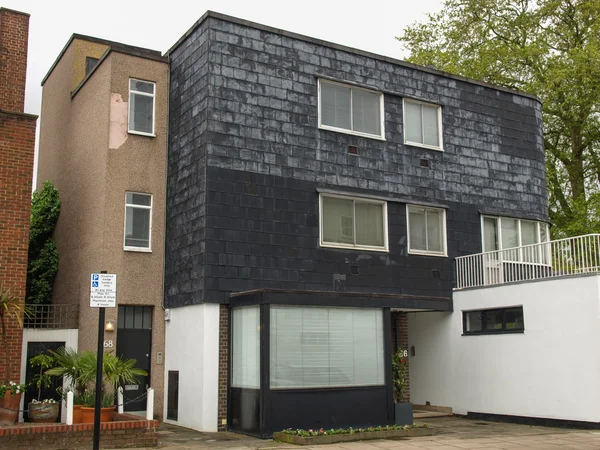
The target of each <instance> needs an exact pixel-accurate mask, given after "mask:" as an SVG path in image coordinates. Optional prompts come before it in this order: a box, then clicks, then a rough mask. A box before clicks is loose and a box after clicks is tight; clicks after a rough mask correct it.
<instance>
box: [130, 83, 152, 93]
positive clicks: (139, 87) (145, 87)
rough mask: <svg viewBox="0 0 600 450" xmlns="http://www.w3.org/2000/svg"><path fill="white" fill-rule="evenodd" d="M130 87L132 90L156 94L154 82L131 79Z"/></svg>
mask: <svg viewBox="0 0 600 450" xmlns="http://www.w3.org/2000/svg"><path fill="white" fill-rule="evenodd" d="M129 89H130V90H132V91H140V92H145V93H147V94H154V83H148V82H147V81H138V80H129Z"/></svg>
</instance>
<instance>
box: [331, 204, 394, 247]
mask: <svg viewBox="0 0 600 450" xmlns="http://www.w3.org/2000/svg"><path fill="white" fill-rule="evenodd" d="M320 207H321V214H320V216H321V245H322V246H323V247H340V248H357V249H364V250H378V251H387V250H388V239H387V204H386V202H383V201H378V200H366V199H360V198H352V197H344V196H339V195H321V197H320Z"/></svg>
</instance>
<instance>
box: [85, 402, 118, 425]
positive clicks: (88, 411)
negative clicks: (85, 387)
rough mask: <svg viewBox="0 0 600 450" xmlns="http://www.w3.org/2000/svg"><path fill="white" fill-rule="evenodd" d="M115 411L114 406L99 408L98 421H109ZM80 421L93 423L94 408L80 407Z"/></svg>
mask: <svg viewBox="0 0 600 450" xmlns="http://www.w3.org/2000/svg"><path fill="white" fill-rule="evenodd" d="M114 413H115V407H114V406H111V407H110V408H100V422H111V421H112V420H113V415H114ZM81 423H94V408H86V407H85V406H82V407H81Z"/></svg>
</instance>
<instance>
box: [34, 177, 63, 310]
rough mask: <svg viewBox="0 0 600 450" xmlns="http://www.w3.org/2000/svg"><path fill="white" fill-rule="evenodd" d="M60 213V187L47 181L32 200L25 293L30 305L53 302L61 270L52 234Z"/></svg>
mask: <svg viewBox="0 0 600 450" xmlns="http://www.w3.org/2000/svg"><path fill="white" fill-rule="evenodd" d="M59 213H60V199H59V198H58V190H56V188H55V187H54V185H53V184H52V183H51V182H49V181H46V182H45V183H44V187H43V189H42V190H41V191H39V192H38V191H36V192H34V193H33V198H32V200H31V223H30V229H29V264H28V267H27V293H26V300H27V303H29V304H50V303H52V290H53V289H54V280H55V279H56V274H57V273H58V250H57V249H56V242H54V239H52V234H53V233H54V228H55V227H56V222H57V221H58V215H59Z"/></svg>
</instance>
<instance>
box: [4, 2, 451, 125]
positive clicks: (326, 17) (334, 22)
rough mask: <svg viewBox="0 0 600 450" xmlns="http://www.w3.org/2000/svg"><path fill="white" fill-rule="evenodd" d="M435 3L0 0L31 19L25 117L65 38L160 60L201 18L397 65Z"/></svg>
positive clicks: (34, 107)
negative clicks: (406, 36) (227, 18)
mask: <svg viewBox="0 0 600 450" xmlns="http://www.w3.org/2000/svg"><path fill="white" fill-rule="evenodd" d="M441 3H442V0H418V1H414V0H412V1H408V0H396V1H383V0H371V1H368V2H367V3H364V2H360V3H358V2H357V3H354V5H355V6H356V8H354V7H353V6H352V5H353V3H351V2H347V1H346V2H344V3H342V2H331V1H327V0H321V1H316V0H304V1H302V0H296V1H287V2H286V1H281V0H279V1H274V0H246V1H242V0H220V1H216V0H205V1H202V0H199V1H190V0H163V1H156V0H146V1H139V0H120V1H116V0H100V1H94V2H92V1H86V0H78V1H72V0H0V6H3V7H6V8H11V9H16V10H18V11H23V12H27V13H29V14H31V18H30V22H29V55H28V67H27V88H26V94H25V112H27V113H30V114H39V113H40V108H41V98H42V90H41V86H40V83H41V81H42V78H43V77H44V75H45V74H46V72H47V71H48V69H49V68H50V66H51V65H52V63H53V62H54V60H55V58H56V57H57V56H58V54H59V52H60V51H61V49H62V48H63V46H64V45H65V44H66V42H67V40H68V39H69V37H70V36H71V34H73V33H80V34H86V35H89V36H95V37H99V38H104V39H110V40H112V41H117V42H122V43H125V44H130V45H137V46H140V47H146V48H150V49H153V50H159V51H161V52H165V51H166V50H168V49H169V48H170V47H171V46H172V45H173V44H174V43H175V42H176V41H177V39H179V37H181V36H182V35H183V34H184V33H185V32H186V31H187V30H188V28H189V27H190V26H191V25H192V24H193V23H194V22H195V21H196V20H197V19H198V18H200V16H201V15H202V14H204V12H205V11H206V10H213V11H216V12H221V13H224V14H229V15H231V16H235V17H239V18H241V19H246V20H251V21H253V22H258V23H261V24H264V25H269V26H272V27H276V28H281V29H284V30H287V31H293V32H296V33H301V34H305V35H308V36H311V37H315V38H319V39H324V40H327V41H331V42H335V43H337V44H342V45H347V46H350V47H355V48H359V49H361V50H368V51H371V52H374V53H378V54H381V55H386V56H391V57H394V58H400V59H401V58H403V57H406V56H407V55H406V54H405V53H404V52H403V50H402V47H401V44H400V42H398V41H397V40H396V39H395V38H394V37H395V36H397V35H399V34H400V33H401V32H402V30H403V29H404V27H406V26H407V25H410V24H412V23H413V22H415V21H422V20H425V19H426V16H425V13H430V12H436V11H437V10H438V9H439V8H441Z"/></svg>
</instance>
